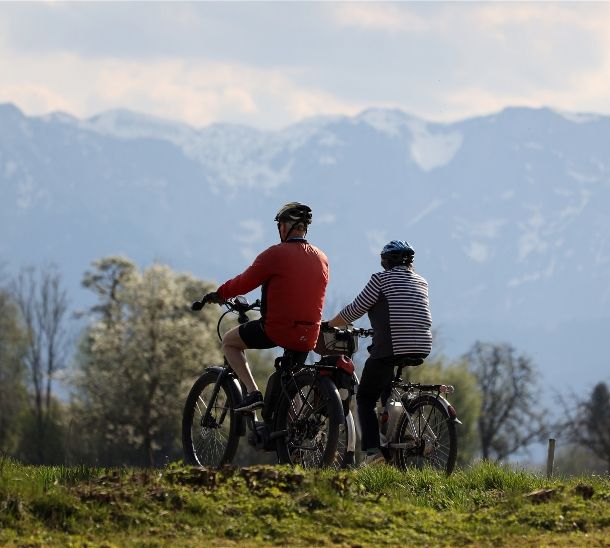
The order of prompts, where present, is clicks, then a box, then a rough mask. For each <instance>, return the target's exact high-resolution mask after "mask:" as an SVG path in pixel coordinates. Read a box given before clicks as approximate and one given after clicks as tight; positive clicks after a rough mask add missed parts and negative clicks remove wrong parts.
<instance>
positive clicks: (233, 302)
mask: <svg viewBox="0 0 610 548" xmlns="http://www.w3.org/2000/svg"><path fill="white" fill-rule="evenodd" d="M206 304H208V301H207V299H206V298H205V296H204V297H203V298H202V299H201V300H200V301H195V302H194V303H192V304H191V310H193V311H195V312H198V311H199V310H201V309H202V308H203V307H204V306H205V305H206ZM218 304H219V305H220V306H223V305H224V306H226V307H227V308H228V309H229V310H231V311H235V312H239V313H240V314H243V313H245V312H248V311H250V310H255V309H260V307H261V301H260V299H256V300H255V301H254V302H253V303H252V304H250V303H249V302H248V301H247V299H246V298H245V297H242V296H241V295H240V296H239V297H235V298H234V299H227V300H226V301H222V302H219V303H218Z"/></svg>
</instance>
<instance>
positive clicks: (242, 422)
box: [205, 365, 246, 436]
mask: <svg viewBox="0 0 610 548" xmlns="http://www.w3.org/2000/svg"><path fill="white" fill-rule="evenodd" d="M205 369H206V371H212V372H214V373H216V374H217V375H220V374H221V373H223V374H225V375H226V368H225V367H221V366H219V365H212V366H210V367H206V368H205ZM225 381H226V382H227V383H228V385H229V390H230V391H231V397H232V399H233V401H234V402H240V401H241V400H243V399H244V395H243V393H242V390H241V385H240V384H239V381H238V380H237V379H236V378H235V377H233V376H229V375H226V378H225ZM235 420H236V422H237V432H238V434H239V435H240V436H245V435H246V417H245V416H244V415H242V414H241V413H235Z"/></svg>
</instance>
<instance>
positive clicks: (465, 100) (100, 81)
mask: <svg viewBox="0 0 610 548" xmlns="http://www.w3.org/2000/svg"><path fill="white" fill-rule="evenodd" d="M608 28H610V4H608V3H561V2H548V3H547V2H543V3H542V2H541V3H521V2H506V3H499V2H498V3H496V2H494V3H490V2H487V3H485V2H483V3H480V2H478V3H468V2H460V3H457V2H447V3H436V2H432V3H420V2H408V3H400V2H398V3H387V2H379V3H364V2H342V3H330V2H321V3H277V4H275V3H262V4H250V3H237V2H228V3H207V2H202V3H178V4H171V3H164V2H159V3H139V2H130V3H127V2H109V3H105V2H98V3H65V2H58V3H51V4H49V3H0V66H2V70H1V71H0V101H6V102H14V103H16V104H17V105H18V106H19V107H20V108H22V109H23V110H24V111H25V112H26V113H28V114H43V113H46V112H49V111H51V110H64V111H68V112H70V113H72V114H74V115H76V116H79V117H88V116H92V115H95V114H98V113H99V112H101V111H104V110H108V109H114V108H128V109H132V110H139V111H142V112H145V113H147V114H152V115H155V116H159V117H162V118H170V119H176V120H180V121H183V122H185V123H188V124H191V125H195V126H205V125H208V124H210V123H214V122H234V123H243V124H247V125H251V126H255V127H259V128H263V129H276V128H280V127H284V126H286V125H289V124H291V123H294V122H296V121H299V120H301V119H303V118H306V117H309V116H318V115H329V114H334V115H341V114H343V115H354V114H357V113H359V112H361V111H363V110H365V109H367V108H369V107H395V108H400V109H401V110H403V111H406V112H409V113H411V114H414V115H416V116H419V117H422V118H426V119H428V120H431V121H454V120H457V119H463V118H466V117H470V116H475V115H481V114H488V113H491V112H496V111H498V110H501V109H502V108H505V107H506V106H533V107H539V106H551V107H553V108H557V109H562V110H567V111H590V112H598V113H602V114H604V113H605V114H608V113H610V106H609V105H608V101H607V97H608V96H609V95H610V33H608V32H607V29H608Z"/></svg>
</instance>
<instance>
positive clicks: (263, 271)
mask: <svg viewBox="0 0 610 548" xmlns="http://www.w3.org/2000/svg"><path fill="white" fill-rule="evenodd" d="M270 249H271V248H269V249H267V250H265V251H263V252H262V253H261V254H260V255H259V256H258V257H256V259H254V262H253V263H252V265H251V266H249V267H248V268H246V270H244V272H242V273H241V274H239V275H237V276H235V278H232V279H230V280H228V281H227V282H225V283H224V284H222V285H221V286H220V287H219V288H218V290H217V293H218V295H219V296H220V298H221V299H223V300H226V299H230V298H231V297H236V296H237V295H244V294H246V293H249V292H250V291H252V290H253V289H256V288H257V287H258V286H259V285H262V284H263V283H265V282H266V281H267V280H268V279H269V276H270V275H271V265H272V264H273V260H272V257H271V252H270Z"/></svg>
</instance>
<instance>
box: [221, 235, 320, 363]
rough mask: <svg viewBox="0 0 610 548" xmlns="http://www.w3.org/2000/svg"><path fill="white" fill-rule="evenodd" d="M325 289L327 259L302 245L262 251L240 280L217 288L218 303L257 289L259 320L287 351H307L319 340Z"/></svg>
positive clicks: (295, 242)
mask: <svg viewBox="0 0 610 548" xmlns="http://www.w3.org/2000/svg"><path fill="white" fill-rule="evenodd" d="M327 283H328V259H327V258H326V255H324V253H323V252H322V251H320V250H319V249H318V248H317V247H314V246H313V245H311V244H309V243H308V242H307V241H305V240H304V239H300V238H295V239H293V240H288V241H287V242H283V243H280V244H277V245H273V246H271V247H270V248H268V249H266V250H265V251H263V252H262V253H261V254H260V255H259V256H258V257H257V258H256V259H255V260H254V262H253V263H252V266H250V267H248V268H247V269H246V270H245V271H244V272H243V273H242V274H240V275H239V276H236V277H235V278H233V279H231V280H229V281H228V282H225V283H224V284H222V285H221V286H220V287H219V288H218V295H219V296H220V297H221V298H222V299H229V298H231V297H235V296H237V295H243V294H245V293H248V292H250V291H252V290H253V289H255V288H257V287H258V286H261V285H262V298H261V301H262V306H261V314H262V317H263V324H264V328H265V333H266V334H267V336H268V337H269V338H270V339H271V340H272V341H273V342H275V343H276V344H277V345H278V346H282V347H283V348H288V349H290V350H298V351H303V352H305V351H308V350H311V349H312V348H313V347H314V346H315V344H316V341H317V339H318V333H319V331H320V321H321V320H322V306H323V305H324V294H325V292H326V285H327Z"/></svg>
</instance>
